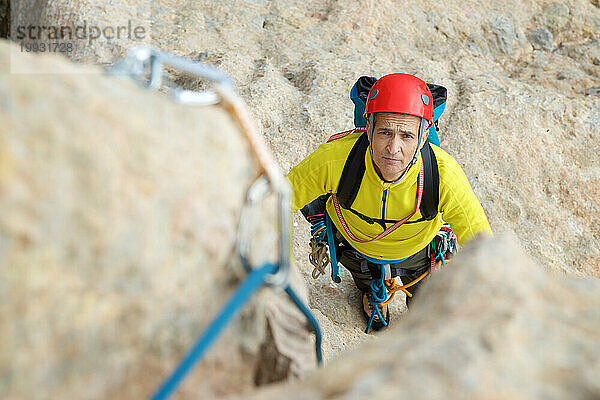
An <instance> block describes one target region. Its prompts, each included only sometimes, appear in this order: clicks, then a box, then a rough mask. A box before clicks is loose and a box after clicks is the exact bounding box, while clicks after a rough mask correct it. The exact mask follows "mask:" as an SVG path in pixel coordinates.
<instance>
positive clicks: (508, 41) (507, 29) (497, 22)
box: [491, 15, 516, 54]
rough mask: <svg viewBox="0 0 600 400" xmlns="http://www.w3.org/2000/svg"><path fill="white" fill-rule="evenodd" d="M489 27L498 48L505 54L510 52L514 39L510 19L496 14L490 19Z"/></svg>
mask: <svg viewBox="0 0 600 400" xmlns="http://www.w3.org/2000/svg"><path fill="white" fill-rule="evenodd" d="M491 28H492V31H493V32H494V34H495V35H496V39H497V43H498V48H500V51H502V52H503V53H506V54H510V53H512V50H513V41H514V40H515V39H516V34H515V27H514V25H513V23H512V21H511V20H510V19H508V18H505V17H503V16H500V15H497V16H495V17H494V18H493V19H492V21H491Z"/></svg>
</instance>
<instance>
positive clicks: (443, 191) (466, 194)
mask: <svg viewBox="0 0 600 400" xmlns="http://www.w3.org/2000/svg"><path fill="white" fill-rule="evenodd" d="M436 155H437V154H436ZM444 158H445V160H444V161H445V162H444V167H443V169H442V168H440V211H441V212H442V218H443V219H444V221H445V222H447V223H449V224H450V227H451V228H452V231H453V232H454V233H455V234H456V238H457V239H458V243H459V244H460V245H461V246H464V245H465V244H466V243H467V242H468V241H469V240H471V239H472V238H473V237H474V236H476V235H477V234H479V233H482V232H483V233H488V234H490V235H491V234H492V229H491V228H490V224H489V222H488V220H487V217H486V216H485V213H484V211H483V207H482V206H481V203H480V202H479V200H478V199H477V197H476V196H475V193H474V192H473V189H472V188H471V184H470V183H469V180H468V179H467V176H466V175H465V173H464V171H463V169H462V168H461V167H460V165H458V163H457V162H456V160H454V158H452V157H451V156H449V155H448V156H447V157H444Z"/></svg>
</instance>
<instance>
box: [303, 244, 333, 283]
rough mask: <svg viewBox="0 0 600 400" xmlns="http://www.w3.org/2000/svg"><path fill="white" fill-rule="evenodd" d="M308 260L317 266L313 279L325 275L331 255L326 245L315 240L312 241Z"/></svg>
mask: <svg viewBox="0 0 600 400" xmlns="http://www.w3.org/2000/svg"><path fill="white" fill-rule="evenodd" d="M308 260H309V261H310V263H311V264H312V265H314V266H315V268H314V269H313V272H312V277H313V279H317V278H318V277H320V276H321V275H325V268H326V267H327V264H329V254H327V246H326V245H325V243H322V242H317V241H316V240H315V238H311V239H310V254H309V255H308Z"/></svg>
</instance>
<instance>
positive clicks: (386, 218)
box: [287, 73, 491, 331]
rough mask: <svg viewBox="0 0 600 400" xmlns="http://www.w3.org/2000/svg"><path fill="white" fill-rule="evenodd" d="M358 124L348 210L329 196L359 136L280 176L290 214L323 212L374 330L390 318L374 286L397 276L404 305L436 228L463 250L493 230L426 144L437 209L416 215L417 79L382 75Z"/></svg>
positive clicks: (465, 184)
mask: <svg viewBox="0 0 600 400" xmlns="http://www.w3.org/2000/svg"><path fill="white" fill-rule="evenodd" d="M364 117H365V119H366V138H365V139H364V141H365V146H368V147H367V149H368V150H365V151H364V152H363V153H362V154H360V156H359V157H358V158H357V160H358V161H360V162H362V160H363V159H364V162H363V165H364V167H363V169H362V171H361V172H359V173H358V174H356V173H355V175H356V176H353V177H351V178H350V180H354V181H355V182H358V184H356V185H357V187H356V189H357V192H355V194H354V196H355V197H354V198H353V200H352V201H351V204H350V205H348V204H346V205H345V206H344V205H343V204H340V201H339V199H338V196H340V193H337V192H339V191H340V189H341V188H340V187H339V185H341V183H340V180H341V177H342V172H343V170H344V168H345V166H346V164H347V159H348V158H349V157H350V155H349V154H350V153H352V149H353V148H354V147H355V145H356V144H357V142H358V141H359V139H360V137H361V135H363V132H361V131H360V130H351V131H347V132H343V133H342V134H337V135H334V136H332V139H330V141H328V142H327V143H323V144H321V145H320V146H319V147H318V148H317V150H315V151H314V152H313V153H311V154H310V155H309V156H308V157H306V158H305V159H304V160H303V161H301V162H300V163H299V164H298V165H296V166H295V167H294V168H293V169H292V170H291V171H290V173H289V174H288V176H287V178H288V180H289V182H290V183H291V186H292V188H293V192H294V200H293V207H292V208H293V211H297V210H299V209H302V208H303V207H305V206H306V205H307V204H309V203H311V202H312V203H314V202H316V201H317V200H319V199H321V201H322V203H323V204H324V211H325V212H326V215H327V216H328V217H329V218H330V219H331V222H332V223H333V226H332V228H333V231H334V232H332V234H333V235H334V240H335V247H336V254H338V257H337V259H338V260H339V261H340V263H341V264H342V265H343V266H344V267H345V268H346V269H347V270H348V271H349V272H350V273H351V275H352V278H353V280H354V283H355V284H356V287H357V288H358V289H359V290H360V291H361V292H362V309H363V314H364V316H365V318H366V319H367V321H370V326H371V328H373V329H375V330H377V329H381V328H382V327H384V326H387V324H388V323H389V320H390V312H389V308H388V307H387V303H386V302H384V301H382V299H381V298H380V299H379V300H376V301H374V300H373V299H374V296H375V292H374V290H375V289H374V286H373V283H374V280H376V279H381V281H383V280H384V278H385V282H384V283H385V286H386V287H387V288H388V289H390V288H391V287H392V286H393V285H394V284H393V281H394V278H395V277H399V278H400V280H401V281H402V284H403V285H404V286H403V288H408V287H410V289H402V290H403V291H405V293H407V307H408V306H409V303H410V301H411V300H410V299H411V297H409V296H411V295H414V294H415V292H416V291H417V290H418V288H419V287H420V285H421V283H422V282H423V281H422V279H421V278H423V277H424V276H426V275H427V273H428V272H429V271H430V269H431V266H432V264H433V262H432V261H431V260H432V257H431V246H430V243H432V241H433V240H434V238H435V237H436V235H437V234H438V232H440V230H441V229H443V228H444V227H443V225H444V226H447V225H449V226H450V228H451V230H452V232H453V233H454V234H455V235H456V236H455V237H456V239H457V240H458V243H459V245H461V246H464V244H466V243H467V242H468V241H469V240H471V239H472V238H473V237H475V236H476V235H478V234H480V233H488V234H491V229H490V225H489V223H488V220H487V218H486V216H485V213H484V211H483V208H482V206H481V204H480V202H479V201H478V200H477V198H476V196H475V194H474V193H473V189H472V188H471V185H470V184H469V181H468V179H467V177H466V175H465V173H464V172H463V170H462V168H461V167H460V166H459V164H458V163H457V162H456V160H455V159H454V158H453V157H452V156H450V155H449V154H448V153H447V152H446V151H444V150H442V149H441V148H440V147H438V146H435V145H433V144H428V145H430V146H431V149H432V150H433V155H434V158H435V160H436V162H437V171H438V175H439V182H438V185H437V187H438V188H439V189H438V190H439V192H438V197H437V199H436V202H437V208H436V209H435V216H434V217H433V218H432V219H430V220H426V219H424V218H423V217H422V212H421V210H420V209H419V204H420V202H421V200H422V199H423V198H424V195H423V193H422V191H423V189H422V187H423V183H422V181H423V168H422V165H423V155H422V152H421V149H422V148H423V146H424V145H425V143H426V142H427V135H426V134H425V132H426V131H427V129H428V128H429V127H430V126H431V124H432V122H433V97H432V93H431V91H430V90H429V87H428V86H427V84H426V83H425V82H424V81H422V80H421V79H419V78H418V77H416V76H413V75H408V74H400V73H396V74H390V75H386V76H383V77H382V78H380V79H379V80H377V81H376V82H375V83H374V84H373V85H372V87H371V89H370V91H369V92H368V97H367V99H366V108H365V112H364ZM367 139H368V142H367ZM363 155H364V156H363ZM347 168H348V167H347ZM434 168H435V167H434ZM360 174H362V176H359V175H360ZM430 190H431V188H430ZM323 195H325V196H323ZM336 195H337V196H336ZM325 199H326V202H325ZM407 218H408V219H407ZM378 271H379V272H378ZM413 283H414V284H413ZM411 284H412V285H411ZM396 286H397V285H396ZM407 290H408V291H409V292H407ZM379 297H381V294H379ZM384 299H385V297H384ZM375 311H377V312H375ZM368 330H369V328H368V327H367V331H368Z"/></svg>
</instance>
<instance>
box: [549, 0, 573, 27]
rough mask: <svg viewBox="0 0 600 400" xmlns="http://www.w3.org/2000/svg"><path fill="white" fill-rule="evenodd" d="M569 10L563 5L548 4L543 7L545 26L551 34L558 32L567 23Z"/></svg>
mask: <svg viewBox="0 0 600 400" xmlns="http://www.w3.org/2000/svg"><path fill="white" fill-rule="evenodd" d="M570 14H571V10H570V9H569V6H568V5H567V4H565V3H550V4H548V5H547V6H546V7H544V19H545V20H546V26H548V29H550V30H551V31H552V32H555V33H556V32H560V31H561V30H563V29H564V28H565V27H566V26H567V24H568V23H569V18H570Z"/></svg>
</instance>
